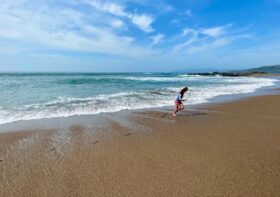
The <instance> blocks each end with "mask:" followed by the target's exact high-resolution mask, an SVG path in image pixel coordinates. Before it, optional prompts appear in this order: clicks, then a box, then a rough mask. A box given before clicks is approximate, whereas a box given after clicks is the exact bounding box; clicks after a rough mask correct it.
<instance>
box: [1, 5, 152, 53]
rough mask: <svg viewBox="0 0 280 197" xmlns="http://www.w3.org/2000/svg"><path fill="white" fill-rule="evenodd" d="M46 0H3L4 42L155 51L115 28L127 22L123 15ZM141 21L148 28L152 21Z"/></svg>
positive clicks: (60, 47) (35, 46) (84, 49)
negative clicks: (115, 15) (118, 16)
mask: <svg viewBox="0 0 280 197" xmlns="http://www.w3.org/2000/svg"><path fill="white" fill-rule="evenodd" d="M43 2H45V1H37V2H33V1H31V0H25V1H23V0H21V1H19V0H18V1H14V2H13V3H11V2H10V1H5V2H3V4H2V6H1V7H0V26H1V29H0V43H1V42H4V41H5V42H10V43H13V47H16V46H17V47H21V45H19V44H17V43H21V44H22V45H25V46H28V47H29V48H30V49H31V48H32V47H33V49H34V50H37V49H38V48H45V49H47V48H48V49H53V50H66V51H82V52H94V53H105V54H116V55H125V56H139V55H140V56H142V55H149V54H151V53H154V51H153V50H151V49H149V48H146V47H144V46H141V45H140V44H137V43H135V42H134V38H133V37H131V36H126V35H120V34H119V33H118V32H115V31H114V28H120V27H123V26H124V24H123V22H122V21H121V20H120V19H116V18H114V17H110V16H108V15H104V13H100V12H94V13H84V12H81V11H80V10H78V9H70V8H68V7H67V6H65V7H59V6H56V5H55V6H54V4H52V3H43ZM106 9H108V10H110V12H112V13H113V12H114V13H116V14H121V13H122V12H120V9H119V8H117V7H112V6H111V7H110V6H108V7H107V8H106ZM54 19H55V20H54ZM138 22H139V25H142V26H141V28H146V29H145V30H148V28H149V26H148V24H146V25H145V24H142V23H141V20H140V21H138ZM111 27H114V28H113V29H112V28H111ZM7 39H8V41H7ZM11 41H13V42H11ZM11 47H12V46H11ZM144 49H145V50H144Z"/></svg>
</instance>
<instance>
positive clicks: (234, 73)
mask: <svg viewBox="0 0 280 197" xmlns="http://www.w3.org/2000/svg"><path fill="white" fill-rule="evenodd" d="M189 74H191V75H201V76H222V77H241V76H256V75H265V74H268V73H266V72H258V71H253V72H205V73H189Z"/></svg>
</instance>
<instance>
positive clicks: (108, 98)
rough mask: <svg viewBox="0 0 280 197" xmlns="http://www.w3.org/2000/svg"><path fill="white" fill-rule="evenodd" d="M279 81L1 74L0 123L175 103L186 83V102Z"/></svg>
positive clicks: (170, 75) (249, 90)
mask: <svg viewBox="0 0 280 197" xmlns="http://www.w3.org/2000/svg"><path fill="white" fill-rule="evenodd" d="M277 81H278V80H277V79H272V78H253V77H234V78H232V77H221V76H211V77H206V76H195V75H187V74H176V73H117V74H116V73H12V74H11V73H6V74H5V73H2V74H0V92H1V96H0V124H5V123H9V122H14V121H18V120H30V119H41V118H52V117H68V116H72V115H87V114H99V113H104V112H115V111H120V110H126V109H144V108H151V107H163V106H170V105H173V103H174V99H175V97H176V94H177V93H178V91H179V90H180V88H181V87H184V86H188V87H189V88H190V91H189V92H188V93H187V94H186V97H187V98H188V101H187V102H188V105H194V104H202V103H207V102H209V100H211V99H212V98H214V97H217V96H221V95H231V94H244V93H252V92H255V91H257V89H259V88H262V87H267V86H272V85H274V84H276V83H277Z"/></svg>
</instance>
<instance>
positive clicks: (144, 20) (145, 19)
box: [130, 14, 154, 32]
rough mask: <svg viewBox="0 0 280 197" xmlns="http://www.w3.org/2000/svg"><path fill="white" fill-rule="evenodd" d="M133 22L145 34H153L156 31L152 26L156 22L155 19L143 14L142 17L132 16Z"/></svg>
mask: <svg viewBox="0 0 280 197" xmlns="http://www.w3.org/2000/svg"><path fill="white" fill-rule="evenodd" d="M130 18H131V21H132V23H133V24H135V25H136V26H138V27H139V28H140V29H142V30H143V31H145V32H152V31H154V29H153V28H152V26H151V24H152V22H153V21H154V19H153V17H151V16H149V15H146V14H141V15H137V14H135V15H130Z"/></svg>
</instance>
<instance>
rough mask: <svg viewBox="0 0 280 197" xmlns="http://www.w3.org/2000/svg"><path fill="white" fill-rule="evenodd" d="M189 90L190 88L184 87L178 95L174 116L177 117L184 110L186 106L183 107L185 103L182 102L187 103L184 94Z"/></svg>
mask: <svg viewBox="0 0 280 197" xmlns="http://www.w3.org/2000/svg"><path fill="white" fill-rule="evenodd" d="M188 90H189V88H188V87H184V88H183V89H182V90H181V91H180V93H179V94H178V95H177V97H176V100H175V110H174V112H173V116H176V113H177V112H178V111H179V110H181V109H184V105H183V102H182V101H185V100H184V99H183V97H184V94H185V93H186V92H187V91H188Z"/></svg>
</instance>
